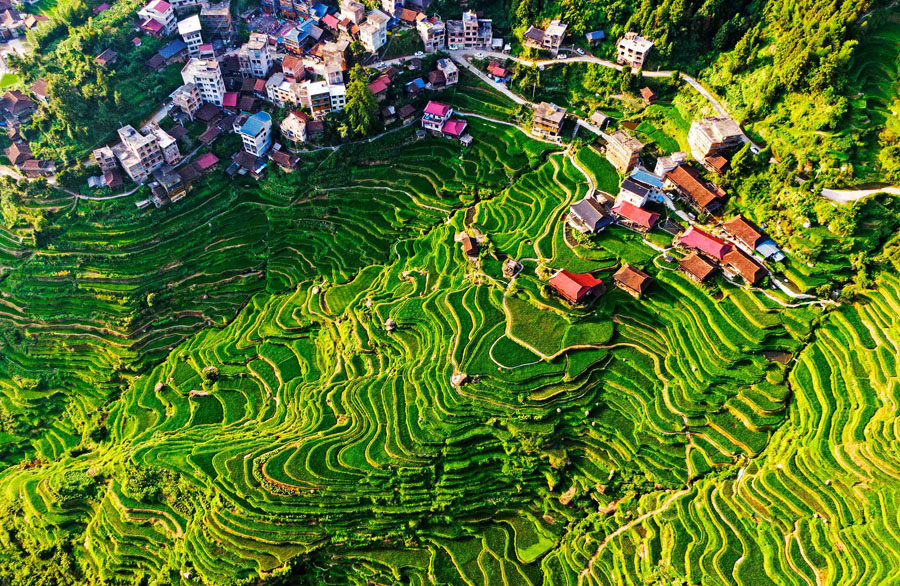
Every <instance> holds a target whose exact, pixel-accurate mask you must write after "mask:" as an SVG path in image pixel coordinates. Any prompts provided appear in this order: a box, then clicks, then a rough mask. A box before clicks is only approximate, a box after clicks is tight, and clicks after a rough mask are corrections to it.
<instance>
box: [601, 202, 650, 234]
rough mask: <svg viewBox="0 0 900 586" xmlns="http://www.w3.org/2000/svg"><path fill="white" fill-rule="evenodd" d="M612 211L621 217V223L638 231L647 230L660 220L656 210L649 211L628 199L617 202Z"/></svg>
mask: <svg viewBox="0 0 900 586" xmlns="http://www.w3.org/2000/svg"><path fill="white" fill-rule="evenodd" d="M612 211H613V213H614V214H616V215H617V216H618V217H619V223H621V224H623V225H624V226H626V227H628V228H631V229H632V230H635V231H637V232H647V231H648V230H650V229H651V228H653V225H654V224H656V221H657V220H659V214H657V213H656V212H649V211H647V210H645V209H643V208H639V207H638V206H636V205H634V204H632V203H630V202H627V201H622V202H619V203H617V204H616V205H614V206H613V208H612Z"/></svg>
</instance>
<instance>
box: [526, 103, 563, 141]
mask: <svg viewBox="0 0 900 586" xmlns="http://www.w3.org/2000/svg"><path fill="white" fill-rule="evenodd" d="M565 119H566V109H565V108H560V107H559V106H557V105H556V104H550V103H548V102H541V103H540V104H538V105H537V106H535V108H534V118H533V119H532V122H531V133H532V134H534V135H537V136H549V137H552V138H556V137H557V136H559V133H560V131H561V130H562V127H563V122H564V121H565Z"/></svg>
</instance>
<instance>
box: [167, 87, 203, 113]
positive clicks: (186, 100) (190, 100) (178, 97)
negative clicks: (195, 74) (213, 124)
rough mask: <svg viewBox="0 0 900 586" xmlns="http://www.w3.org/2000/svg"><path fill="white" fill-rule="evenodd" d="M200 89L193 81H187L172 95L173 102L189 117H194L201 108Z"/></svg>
mask: <svg viewBox="0 0 900 586" xmlns="http://www.w3.org/2000/svg"><path fill="white" fill-rule="evenodd" d="M202 101H203V100H201V99H200V89H199V88H198V87H197V86H196V85H194V84H193V83H186V84H184V85H183V86H181V87H180V88H178V89H177V90H176V91H175V93H174V94H173V95H172V103H173V104H175V105H176V106H178V107H180V108H181V110H182V111H183V112H184V113H185V114H187V116H188V118H190V119H191V120H193V119H194V113H195V112H196V111H197V110H199V109H200V104H201V103H202Z"/></svg>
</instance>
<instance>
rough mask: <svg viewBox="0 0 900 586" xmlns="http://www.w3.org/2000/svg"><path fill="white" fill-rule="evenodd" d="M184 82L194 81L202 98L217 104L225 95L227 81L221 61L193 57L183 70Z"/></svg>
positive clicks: (220, 103)
mask: <svg viewBox="0 0 900 586" xmlns="http://www.w3.org/2000/svg"><path fill="white" fill-rule="evenodd" d="M181 79H183V80H184V83H186V84H188V83H192V84H194V85H195V86H197V89H199V90H200V99H201V100H203V101H204V102H209V103H210V104H215V105H216V106H221V105H222V99H223V98H224V97H225V82H224V80H223V79H222V70H221V69H220V68H219V62H218V61H214V60H212V59H191V60H190V61H188V62H187V65H185V66H184V68H183V69H182V70H181Z"/></svg>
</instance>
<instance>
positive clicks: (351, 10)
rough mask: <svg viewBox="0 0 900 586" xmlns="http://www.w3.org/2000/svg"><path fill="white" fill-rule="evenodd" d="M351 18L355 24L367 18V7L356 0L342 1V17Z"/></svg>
mask: <svg viewBox="0 0 900 586" xmlns="http://www.w3.org/2000/svg"><path fill="white" fill-rule="evenodd" d="M345 18H347V19H349V20H350V22H352V23H353V24H360V23H361V22H362V21H364V20H365V19H366V7H365V6H364V5H363V4H362V3H361V2H357V1H356V0H342V1H341V19H342V20H343V19H345Z"/></svg>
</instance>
